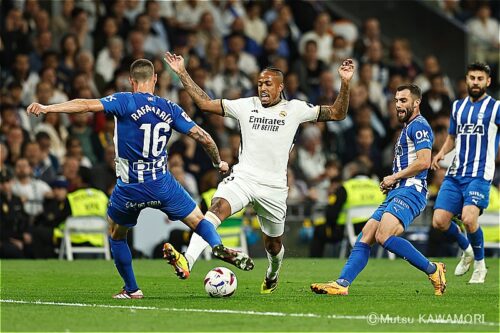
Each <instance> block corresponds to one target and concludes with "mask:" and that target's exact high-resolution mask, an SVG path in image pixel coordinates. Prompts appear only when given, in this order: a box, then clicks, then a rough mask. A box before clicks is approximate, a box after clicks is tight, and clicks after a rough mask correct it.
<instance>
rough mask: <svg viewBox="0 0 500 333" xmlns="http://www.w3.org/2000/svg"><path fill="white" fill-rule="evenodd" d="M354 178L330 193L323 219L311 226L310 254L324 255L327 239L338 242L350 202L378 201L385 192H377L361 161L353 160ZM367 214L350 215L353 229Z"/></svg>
mask: <svg viewBox="0 0 500 333" xmlns="http://www.w3.org/2000/svg"><path fill="white" fill-rule="evenodd" d="M355 166H356V170H355V172H354V174H353V178H350V179H347V180H346V181H344V182H343V184H342V186H340V187H338V188H337V189H336V190H335V191H333V192H331V193H329V198H328V206H327V207H326V214H325V218H326V222H325V223H324V224H321V225H317V226H315V227H314V236H313V240H312V242H311V249H310V250H311V252H310V256H311V257H323V255H324V249H325V245H326V243H330V242H332V243H337V242H340V241H341V240H342V239H343V238H344V229H345V223H346V217H347V210H348V209H349V208H351V207H353V206H364V205H374V206H375V205H379V204H380V203H382V202H383V201H384V198H385V195H384V194H382V192H380V189H379V183H378V181H376V180H373V179H371V178H369V175H370V172H369V169H368V168H366V166H365V165H364V164H363V163H359V162H358V163H356V164H355ZM369 217H370V216H364V217H356V218H353V220H352V223H353V224H354V233H355V234H356V235H357V234H359V233H360V232H361V230H362V229H363V227H364V225H365V224H366V222H367V221H368V218H369Z"/></svg>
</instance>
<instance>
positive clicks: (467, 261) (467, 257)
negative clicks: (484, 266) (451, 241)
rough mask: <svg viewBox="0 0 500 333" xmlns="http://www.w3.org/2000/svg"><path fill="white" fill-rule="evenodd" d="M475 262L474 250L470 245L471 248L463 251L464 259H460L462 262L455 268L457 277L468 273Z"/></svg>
mask: <svg viewBox="0 0 500 333" xmlns="http://www.w3.org/2000/svg"><path fill="white" fill-rule="evenodd" d="M473 260H474V251H473V250H472V246H471V245H470V244H469V246H468V247H467V248H466V249H465V251H463V253H462V258H460V262H459V263H458V265H457V267H456V268H455V275H456V276H462V275H464V274H465V273H467V272H468V271H469V269H470V265H471V264H472V261H473Z"/></svg>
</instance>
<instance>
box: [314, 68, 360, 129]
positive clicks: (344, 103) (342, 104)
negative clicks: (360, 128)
mask: <svg viewBox="0 0 500 333" xmlns="http://www.w3.org/2000/svg"><path fill="white" fill-rule="evenodd" d="M354 69H355V68H354V61H353V60H352V59H346V60H344V61H343V62H342V65H341V66H340V67H339V70H338V72H339V76H340V80H341V85H340V92H339V95H338V96H337V99H336V100H335V103H333V105H321V106H320V108H319V115H318V121H328V120H343V119H345V117H346V116H347V109H348V108H349V83H350V82H351V79H352V76H353V74H354Z"/></svg>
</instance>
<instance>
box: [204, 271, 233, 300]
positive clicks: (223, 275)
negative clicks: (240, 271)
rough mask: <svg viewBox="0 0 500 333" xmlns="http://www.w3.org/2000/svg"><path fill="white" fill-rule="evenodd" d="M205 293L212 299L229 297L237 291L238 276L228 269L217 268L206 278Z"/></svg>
mask: <svg viewBox="0 0 500 333" xmlns="http://www.w3.org/2000/svg"><path fill="white" fill-rule="evenodd" d="M203 283H204V284H205V291H206V292H207V293H208V294H209V295H210V296H211V297H229V296H231V295H232V294H234V292H235V291H236V287H237V286H238V281H237V280H236V275H235V274H234V273H233V272H232V271H231V270H230V269H228V268H226V267H215V268H214V269H212V270H211V271H210V272H208V273H207V276H205V280H204V282H203Z"/></svg>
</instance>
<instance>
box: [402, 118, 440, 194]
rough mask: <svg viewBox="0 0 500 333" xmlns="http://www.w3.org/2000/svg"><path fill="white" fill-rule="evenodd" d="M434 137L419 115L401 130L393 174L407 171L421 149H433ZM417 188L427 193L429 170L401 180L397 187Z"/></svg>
mask: <svg viewBox="0 0 500 333" xmlns="http://www.w3.org/2000/svg"><path fill="white" fill-rule="evenodd" d="M433 141H434V135H433V133H432V129H431V127H430V126H429V123H428V122H427V120H425V118H424V117H422V116H421V115H418V116H417V117H415V118H414V119H413V120H411V121H410V122H409V123H408V124H405V126H404V127H403V129H402V130H401V134H400V135H399V138H398V141H397V143H396V146H395V149H394V162H393V164H392V172H393V173H396V172H399V171H401V170H403V169H406V168H407V167H408V166H409V165H410V164H412V163H413V162H414V161H415V160H416V159H417V151H419V150H421V149H432V142H433ZM402 186H415V188H416V189H417V191H419V192H423V193H427V170H424V171H421V172H420V173H419V174H418V175H415V176H413V177H410V178H405V179H401V180H400V181H399V182H398V184H397V185H396V187H402Z"/></svg>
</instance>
